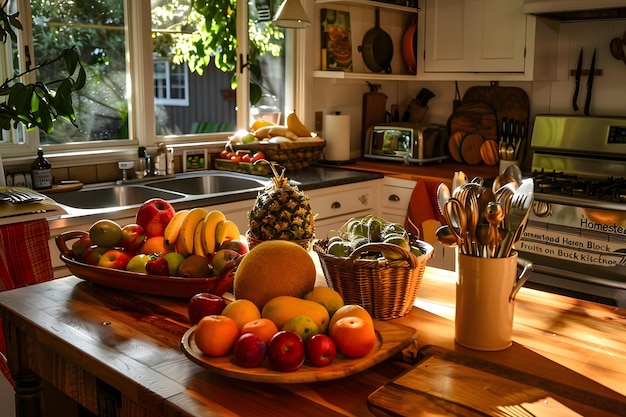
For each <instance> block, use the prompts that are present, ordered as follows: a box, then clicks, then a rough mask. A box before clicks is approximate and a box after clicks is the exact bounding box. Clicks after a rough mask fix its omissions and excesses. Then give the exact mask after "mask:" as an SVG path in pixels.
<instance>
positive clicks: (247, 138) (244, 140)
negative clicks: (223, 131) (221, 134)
mask: <svg viewBox="0 0 626 417" xmlns="http://www.w3.org/2000/svg"><path fill="white" fill-rule="evenodd" d="M256 141H257V138H256V136H254V134H252V133H250V132H248V133H247V134H246V135H244V136H243V137H242V138H241V143H253V142H256Z"/></svg>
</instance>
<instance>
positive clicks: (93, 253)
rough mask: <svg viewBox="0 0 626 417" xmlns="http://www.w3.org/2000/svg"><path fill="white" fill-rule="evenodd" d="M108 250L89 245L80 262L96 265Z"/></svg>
mask: <svg viewBox="0 0 626 417" xmlns="http://www.w3.org/2000/svg"><path fill="white" fill-rule="evenodd" d="M108 250H109V248H103V247H101V246H98V245H91V246H90V247H88V248H87V249H86V250H85V252H84V253H83V256H81V258H80V260H81V261H82V262H84V263H86V264H89V265H98V262H100V257H102V255H103V254H104V252H106V251H108Z"/></svg>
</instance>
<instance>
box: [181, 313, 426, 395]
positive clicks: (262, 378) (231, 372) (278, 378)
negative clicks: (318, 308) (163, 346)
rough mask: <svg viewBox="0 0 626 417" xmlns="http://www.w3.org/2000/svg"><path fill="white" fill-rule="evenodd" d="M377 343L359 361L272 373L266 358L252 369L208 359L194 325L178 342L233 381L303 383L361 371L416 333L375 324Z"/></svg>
mask: <svg viewBox="0 0 626 417" xmlns="http://www.w3.org/2000/svg"><path fill="white" fill-rule="evenodd" d="M374 327H375V328H376V335H377V336H378V340H377V343H376V345H375V346H374V348H373V349H372V351H371V352H370V353H368V354H367V355H366V356H363V357H361V358H355V359H350V358H346V357H345V356H343V355H341V354H340V353H337V356H336V357H335V360H333V362H332V363H331V364H330V365H328V366H325V367H321V368H320V367H316V366H314V365H312V364H310V363H309V362H308V361H305V362H304V365H302V366H301V367H300V368H299V369H298V370H296V371H293V372H280V371H275V370H273V369H272V368H271V367H270V364H269V362H268V360H267V359H265V360H264V361H263V362H262V363H261V365H259V366H257V367H255V368H244V367H242V366H239V365H236V364H235V363H234V361H233V357H232V355H228V356H221V357H210V356H206V355H204V354H203V353H202V352H201V351H200V349H198V346H197V345H196V342H195V337H194V334H195V330H196V326H193V327H191V328H190V329H189V330H188V331H187V332H185V334H184V335H183V338H182V340H181V349H182V351H183V352H184V353H185V355H186V356H187V357H188V358H189V359H191V360H192V361H193V362H195V363H197V364H198V365H200V366H202V367H204V368H207V369H209V370H211V371H214V372H216V373H218V374H221V375H225V376H228V377H231V378H235V379H241V380H246V381H255V382H269V383H281V384H284V383H305V382H316V381H328V380H331V379H339V378H343V377H346V376H349V375H352V374H356V373H358V372H361V371H364V370H366V369H368V368H370V367H372V366H374V365H376V364H378V363H380V362H382V361H384V360H385V359H388V358H389V357H391V356H392V355H394V354H396V353H398V352H399V351H401V350H402V349H404V348H405V347H407V346H409V345H410V344H411V343H412V342H413V340H414V339H415V335H416V332H417V331H416V330H415V329H414V328H412V327H407V326H403V325H400V324H395V323H392V322H389V321H379V320H375V321H374Z"/></svg>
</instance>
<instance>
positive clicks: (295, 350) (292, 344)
mask: <svg viewBox="0 0 626 417" xmlns="http://www.w3.org/2000/svg"><path fill="white" fill-rule="evenodd" d="M304 357H305V348H304V342H303V341H302V338H301V337H300V336H298V334H297V333H295V332H292V331H289V330H281V331H279V332H278V333H276V334H275V335H274V336H272V338H271V339H270V341H269V343H268V344H267V358H268V359H269V361H270V365H272V368H274V369H276V370H277V371H281V372H291V371H295V370H297V369H298V368H300V367H301V366H302V364H303V363H304Z"/></svg>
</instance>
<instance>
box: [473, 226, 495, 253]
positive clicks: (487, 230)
mask: <svg viewBox="0 0 626 417" xmlns="http://www.w3.org/2000/svg"><path fill="white" fill-rule="evenodd" d="M496 233H497V230H496V229H493V228H492V227H491V225H490V224H486V223H479V224H477V225H476V240H477V241H478V244H480V247H479V251H478V252H479V254H480V256H481V257H483V258H491V257H492V256H493V250H492V249H491V248H492V247H493V246H494V242H495V238H496Z"/></svg>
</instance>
